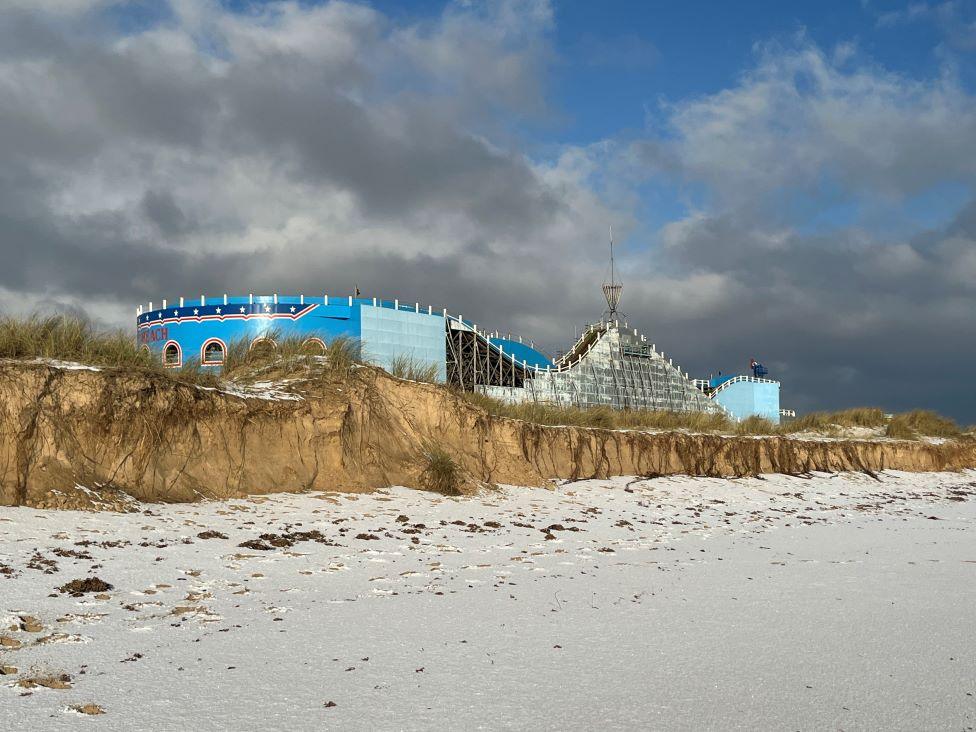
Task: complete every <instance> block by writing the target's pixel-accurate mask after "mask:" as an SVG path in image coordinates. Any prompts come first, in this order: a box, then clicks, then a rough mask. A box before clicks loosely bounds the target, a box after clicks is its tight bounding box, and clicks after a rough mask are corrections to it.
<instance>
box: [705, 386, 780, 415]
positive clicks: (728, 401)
mask: <svg viewBox="0 0 976 732" xmlns="http://www.w3.org/2000/svg"><path fill="white" fill-rule="evenodd" d="M695 384H696V385H697V386H698V387H699V388H700V389H702V391H704V392H705V393H706V394H708V395H709V397H710V398H711V399H713V400H714V401H715V402H716V403H718V404H720V405H722V408H723V409H724V410H725V411H726V412H727V413H728V414H729V415H730V416H731V417H733V418H734V419H736V420H740V421H741V420H743V419H745V418H746V417H753V416H756V417H764V418H765V419H768V420H769V421H771V422H772V423H773V424H779V422H780V418H781V416H782V410H781V409H780V405H779V389H780V383H779V382H778V381H774V380H773V379H767V378H764V377H759V376H746V375H735V376H719V377H717V378H716V377H713V378H711V379H707V380H704V379H698V380H696V381H695Z"/></svg>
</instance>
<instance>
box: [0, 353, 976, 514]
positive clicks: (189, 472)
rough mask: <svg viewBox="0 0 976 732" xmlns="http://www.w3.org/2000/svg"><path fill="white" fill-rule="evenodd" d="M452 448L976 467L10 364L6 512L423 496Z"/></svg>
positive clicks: (786, 441)
mask: <svg viewBox="0 0 976 732" xmlns="http://www.w3.org/2000/svg"><path fill="white" fill-rule="evenodd" d="M429 444H436V445H438V446H440V447H441V448H443V449H444V450H445V451H446V452H447V453H448V454H449V455H451V456H452V457H453V458H454V460H455V461H456V462H457V463H458V464H459V465H460V467H461V469H462V471H463V473H464V474H465V475H466V476H467V478H468V480H469V482H470V483H471V484H472V485H474V484H477V483H508V484H518V485H543V484H545V483H546V482H547V481H549V480H551V479H557V478H583V477H606V476H610V475H665V474H674V473H687V474H690V475H703V476H741V475H751V474H757V473H772V472H782V473H794V474H796V473H805V472H809V471H828V472H832V471H844V470H853V471H867V472H874V471H879V470H884V469H897V470H908V471H929V470H955V469H961V468H970V467H976V443H974V442H973V441H972V440H962V441H949V442H944V443H942V444H930V443H925V442H912V441H904V442H902V441H838V440H830V441H818V440H804V439H794V438H786V437H778V436H776V437H759V438H756V437H722V436H716V435H690V434H685V433H680V432H672V433H648V432H637V431H609V430H599V429H585V428H578V427H544V426H539V425H533V424H528V423H525V422H521V421H518V420H510V419H504V418H498V417H493V416H491V415H489V414H487V413H486V412H484V411H483V410H481V409H479V408H476V407H474V406H472V405H470V404H468V403H467V402H465V401H463V400H462V399H459V398H458V397H457V396H456V395H454V394H452V393H451V392H450V391H448V390H446V389H443V388H439V387H435V386H431V385H427V384H418V383H414V382H409V381H403V380H399V379H395V378H393V377H391V376H389V375H387V374H385V373H384V372H382V371H379V370H377V369H373V368H368V367H363V368H359V369H357V370H356V371H355V372H354V373H353V376H352V377H351V378H348V379H344V380H333V381H328V380H321V379H314V380H308V381H301V380H296V381H293V382H291V383H289V384H288V386H287V387H285V389H284V390H282V388H281V387H275V388H274V389H271V388H263V389H262V387H261V386H260V385H254V386H252V387H248V388H244V387H240V388H238V387H233V388H229V389H228V390H215V389H207V388H202V387H200V386H195V385H192V384H184V383H180V382H177V381H173V380H171V379H167V378H164V377H160V376H158V375H153V374H147V373H141V372H138V371H128V370H92V369H85V368H79V367H70V366H65V365H64V364H52V363H23V362H13V361H9V362H0V504H3V505H30V506H38V507H65V508H88V507H91V506H92V505H93V501H94V502H95V505H101V506H103V507H113V506H117V505H121V504H122V503H123V502H124V501H122V500H121V499H119V500H115V499H114V498H113V496H121V495H122V493H124V494H128V495H129V496H132V497H134V498H136V499H139V500H143V501H167V502H169V501H194V500H199V499H202V498H225V497H231V496H239V495H244V494H249V493H272V492H280V491H301V490H308V489H315V490H347V491H363V490H370V489H374V488H379V487H384V486H389V485H397V484H399V485H405V486H413V487H419V486H420V485H421V480H420V476H421V471H422V468H423V462H422V460H421V458H420V455H421V451H422V446H424V445H429Z"/></svg>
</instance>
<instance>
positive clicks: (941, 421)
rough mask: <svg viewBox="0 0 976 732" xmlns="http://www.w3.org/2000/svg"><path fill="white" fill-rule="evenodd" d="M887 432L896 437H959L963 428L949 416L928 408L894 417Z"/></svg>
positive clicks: (889, 435)
mask: <svg viewBox="0 0 976 732" xmlns="http://www.w3.org/2000/svg"><path fill="white" fill-rule="evenodd" d="M885 434H886V435H887V436H888V437H893V438H896V439H902V440H913V439H917V438H918V437H919V436H926V437H959V436H960V435H961V434H962V430H960V429H959V425H957V424H956V423H955V422H954V421H953V420H951V419H949V418H948V417H943V416H942V415H940V414H936V413H935V412H932V411H930V410H927V409H915V410H913V411H911V412H905V413H904V414H896V415H895V416H894V417H892V418H891V421H890V422H888V428H887V429H886V430H885Z"/></svg>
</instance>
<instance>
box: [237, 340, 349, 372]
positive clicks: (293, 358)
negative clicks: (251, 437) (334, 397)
mask: <svg viewBox="0 0 976 732" xmlns="http://www.w3.org/2000/svg"><path fill="white" fill-rule="evenodd" d="M324 340H325V339H324V338H321V339H317V338H316V336H315V335H314V334H312V335H308V334H305V335H302V336H282V335H281V333H280V331H277V330H275V331H269V332H267V333H265V334H264V335H263V336H262V337H261V338H259V339H256V340H253V341H251V340H248V339H238V340H234V341H232V342H231V343H230V344H228V346H227V351H226V353H225V354H224V363H223V367H222V369H221V373H222V374H223V376H224V377H225V378H228V379H246V378H254V377H258V376H260V377H262V378H277V377H282V376H287V375H292V374H295V373H302V374H304V375H306V376H308V375H317V376H320V377H325V378H339V379H345V378H347V377H348V376H349V375H350V374H351V373H352V370H353V368H354V367H355V366H356V365H357V364H360V363H363V358H362V347H361V346H360V343H359V341H358V340H356V339H355V338H349V337H347V336H340V337H338V338H334V339H332V340H331V341H329V342H328V343H325V345H324V346H323V344H322V342H320V341H324Z"/></svg>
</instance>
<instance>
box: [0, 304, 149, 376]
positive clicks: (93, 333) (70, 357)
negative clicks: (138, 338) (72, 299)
mask: <svg viewBox="0 0 976 732" xmlns="http://www.w3.org/2000/svg"><path fill="white" fill-rule="evenodd" d="M0 358H14V359H22V360H28V359H35V358H49V359H54V360H58V361H75V362H77V363H83V364H87V365H91V366H106V367H119V366H138V367H140V368H150V367H152V366H153V365H154V364H153V363H152V357H151V356H150V354H148V353H147V352H146V351H145V349H140V348H139V347H138V346H137V345H136V343H135V340H134V339H133V338H132V336H131V335H129V334H127V333H124V332H123V331H121V330H115V331H97V330H95V327H94V326H93V325H92V324H91V322H90V321H88V320H86V319H85V318H81V317H78V316H76V315H48V316H43V315H37V314H34V315H28V316H27V317H23V318H14V317H10V316H6V317H3V318H0Z"/></svg>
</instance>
